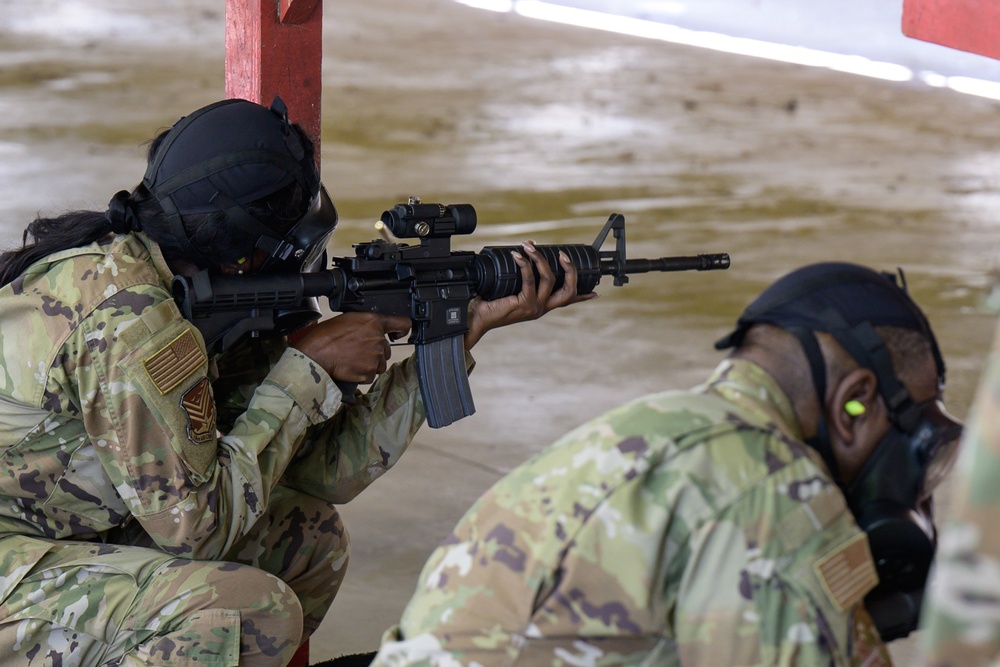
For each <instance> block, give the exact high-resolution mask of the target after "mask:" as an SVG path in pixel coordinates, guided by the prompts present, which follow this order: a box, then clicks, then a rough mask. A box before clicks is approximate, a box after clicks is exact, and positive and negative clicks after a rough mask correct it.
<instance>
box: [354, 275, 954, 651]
mask: <svg viewBox="0 0 1000 667" xmlns="http://www.w3.org/2000/svg"><path fill="white" fill-rule="evenodd" d="M717 347H718V348H719V349H732V352H731V353H730V355H729V356H728V357H727V358H726V359H725V360H724V361H723V362H722V363H721V364H720V365H719V366H718V367H717V368H716V369H715V371H714V372H713V373H712V375H711V376H710V377H709V379H708V380H707V382H705V383H704V384H702V385H700V386H698V387H695V388H693V389H691V390H690V391H683V392H679V391H667V392H663V393H659V394H652V395H649V396H646V397H643V398H640V399H638V400H636V401H633V402H632V403H629V404H626V405H624V406H622V407H619V408H617V409H614V410H612V411H611V412H608V413H607V414H605V415H603V416H601V417H598V418H596V419H594V420H592V421H591V422H588V423H586V424H584V425H582V426H580V427H579V428H577V429H576V430H574V431H572V432H570V433H569V434H567V435H566V436H564V437H563V438H562V439H560V440H559V441H557V442H555V443H554V444H552V445H551V446H549V447H548V448H546V449H544V450H543V451H541V452H540V453H539V454H538V455H537V456H535V457H534V458H532V459H531V460H529V461H527V462H526V463H524V464H522V465H521V466H519V467H518V468H517V469H515V470H514V471H512V472H511V473H510V474H508V475H507V476H506V477H504V478H503V479H501V480H500V481H499V482H498V483H497V484H496V485H494V487H493V488H492V489H490V490H489V491H488V492H487V493H486V494H485V495H484V496H482V497H481V498H480V499H479V500H478V501H477V502H476V503H475V505H473V507H472V508H470V510H469V511H468V512H467V513H466V515H465V516H464V517H463V518H462V520H461V521H460V522H459V524H458V525H457V526H456V528H455V529H454V531H453V533H452V534H451V535H450V536H448V538H446V539H445V540H444V541H443V542H442V544H441V545H440V546H439V547H438V549H437V550H436V551H435V552H434V553H433V554H432V556H431V558H430V560H428V562H427V564H426V566H425V568H424V570H423V573H422V574H421V577H420V580H419V583H418V585H417V590H416V592H415V594H414V596H413V597H412V598H411V600H410V602H409V604H408V606H407V607H406V610H405V611H404V613H403V617H402V619H401V621H400V623H399V625H398V626H396V627H393V628H391V629H390V630H389V631H387V632H386V634H385V636H384V640H383V643H382V646H381V648H380V651H379V653H378V655H377V657H376V659H375V662H374V665H375V666H376V667H389V666H390V665H391V666H392V667H402V666H408V667H429V666H430V665H440V664H455V665H473V664H481V665H497V664H510V665H552V664H573V665H576V664H586V665H591V666H593V667H611V666H612V665H640V664H641V665H691V666H699V667H700V666H703V665H712V666H713V667H724V666H726V665H733V666H735V665H802V666H803V667H806V666H808V667H814V666H815V665H845V666H846V665H861V664H864V665H878V664H889V663H890V662H891V661H890V657H889V655H888V651H887V650H886V647H885V645H884V643H883V642H884V641H889V640H891V639H894V638H896V637H900V636H903V635H905V634H906V633H907V632H909V631H910V630H911V629H912V628H913V627H914V625H915V623H916V620H917V611H918V607H919V598H920V594H921V590H922V588H923V584H924V579H925V577H926V574H927V568H928V565H929V563H930V560H931V558H932V556H933V553H934V545H935V531H934V525H933V521H932V516H931V494H932V492H933V491H934V488H935V487H936V486H937V484H938V483H939V482H940V481H941V478H942V476H943V475H944V474H945V473H946V471H947V470H948V468H949V466H950V465H951V461H952V458H953V456H954V452H955V446H956V439H957V438H958V436H959V433H960V431H961V425H960V424H959V423H958V422H956V421H955V420H954V419H953V418H952V417H950V416H949V415H948V413H947V412H946V411H945V409H944V407H943V404H942V390H943V387H944V362H943V360H942V358H941V354H940V351H939V350H938V346H937V343H936V341H935V339H934V335H933V333H932V332H931V329H930V326H929V325H928V323H927V320H926V318H925V317H924V315H923V314H922V313H921V311H920V309H919V308H918V307H917V306H916V305H915V304H914V302H913V301H912V299H911V298H910V297H909V295H908V294H907V293H906V290H905V289H904V288H903V287H901V286H899V285H897V284H896V282H895V280H894V279H892V278H890V277H887V276H886V275H884V274H881V273H878V272H876V271H873V270H871V269H868V268H865V267H861V266H857V265H853V264H846V263H823V264H816V265H811V266H807V267H804V268H802V269H799V270H797V271H793V272H792V273H790V274H788V275H787V276H785V277H783V278H781V279H780V280H778V281H777V282H775V283H774V284H773V285H772V286H770V287H769V288H767V289H766V290H765V291H764V292H763V293H762V294H761V295H760V296H759V297H758V298H757V299H756V300H755V301H754V302H753V303H752V304H751V305H750V306H749V307H748V308H747V309H746V311H745V312H744V313H743V315H742V316H741V317H740V318H739V321H738V324H737V326H736V328H735V330H734V331H733V332H732V333H731V334H729V335H727V336H726V337H725V338H723V339H722V340H720V341H719V342H718V343H717ZM869 611H870V612H871V613H869ZM873 617H874V620H873ZM880 633H881V637H880Z"/></svg>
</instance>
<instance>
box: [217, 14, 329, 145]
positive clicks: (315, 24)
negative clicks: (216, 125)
mask: <svg viewBox="0 0 1000 667" xmlns="http://www.w3.org/2000/svg"><path fill="white" fill-rule="evenodd" d="M322 65H323V3H322V0H226V97H228V98H233V97H238V98H242V99H246V100H250V101H251V102H258V103H260V104H265V105H268V104H270V103H271V100H273V99H274V96H275V95H280V96H281V99H283V100H284V101H285V104H286V105H288V113H289V117H290V118H291V120H292V121H293V122H295V123H298V124H299V125H301V126H302V128H303V129H304V130H305V131H306V133H307V134H308V135H309V137H310V138H311V139H312V140H313V142H315V144H316V149H317V150H316V161H317V162H319V144H320V118H321V116H320V98H321V96H322V74H323V72H322V69H323V68H322Z"/></svg>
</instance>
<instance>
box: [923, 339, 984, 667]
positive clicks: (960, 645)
mask: <svg viewBox="0 0 1000 667" xmlns="http://www.w3.org/2000/svg"><path fill="white" fill-rule="evenodd" d="M998 480H1000V328H998V329H997V333H996V336H995V337H994V340H993V348H992V350H991V351H990V356H989V360H988V363H987V366H986V370H985V372H984V374H983V377H982V379H981V380H980V384H979V389H978V391H977V392H976V398H975V402H974V404H973V406H972V409H971V411H970V413H969V425H968V428H967V430H966V432H965V437H964V439H963V444H962V453H961V456H960V457H959V461H958V465H957V466H956V470H955V478H954V481H953V482H952V489H953V490H954V494H955V495H954V498H953V501H952V505H951V507H950V509H951V512H950V513H949V514H948V516H947V518H946V519H945V521H944V525H943V526H942V528H941V546H940V548H939V549H938V555H937V558H936V560H935V565H934V571H933V573H932V575H931V579H930V585H929V586H928V592H927V599H926V601H925V604H924V610H923V612H924V615H923V618H922V620H921V626H922V628H923V629H924V632H923V634H922V636H921V639H920V642H921V650H922V655H923V660H922V662H921V664H923V665H927V666H928V667H959V666H961V667H986V666H987V665H996V664H998V663H997V661H998V660H1000V531H998V530H997V524H998V521H1000V484H998Z"/></svg>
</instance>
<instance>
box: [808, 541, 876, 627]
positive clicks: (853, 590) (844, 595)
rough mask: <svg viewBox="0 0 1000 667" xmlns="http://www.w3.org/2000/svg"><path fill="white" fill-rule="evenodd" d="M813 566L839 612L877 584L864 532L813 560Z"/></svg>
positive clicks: (846, 609)
mask: <svg viewBox="0 0 1000 667" xmlns="http://www.w3.org/2000/svg"><path fill="white" fill-rule="evenodd" d="M813 569H815V570H816V574H817V576H819V580H820V581H821V582H822V583H823V590H825V591H826V594H827V595H828V596H829V597H830V600H831V601H832V602H833V604H834V605H835V606H836V607H837V609H838V610H839V611H841V612H846V611H848V610H849V609H851V608H852V607H853V606H854V605H856V604H857V603H858V602H860V601H861V600H862V598H864V596H865V595H866V594H867V593H868V591H870V590H871V589H872V588H874V587H875V585H876V584H878V574H876V573H875V563H874V562H872V557H871V552H870V551H869V550H868V539H867V538H866V537H865V535H864V533H861V534H859V535H856V536H855V537H854V538H853V539H851V540H848V541H847V542H845V543H844V544H842V545H841V546H839V547H837V548H836V550H834V551H833V552H831V553H830V554H828V555H826V556H824V557H823V558H821V559H820V560H818V561H816V562H815V563H813Z"/></svg>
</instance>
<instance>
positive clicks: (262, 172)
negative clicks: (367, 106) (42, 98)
mask: <svg viewBox="0 0 1000 667" xmlns="http://www.w3.org/2000/svg"><path fill="white" fill-rule="evenodd" d="M336 223H337V214H336V210H335V209H334V207H333V203H332V202H331V201H330V198H329V197H328V196H327V194H326V191H325V189H324V188H323V185H322V184H321V182H320V179H319V173H318V170H317V168H316V164H315V159H314V155H313V147H312V145H311V143H310V142H309V140H308V138H307V137H306V136H305V134H304V133H303V132H302V131H301V129H300V128H298V127H297V126H296V125H294V124H292V123H290V122H289V121H288V118H287V114H286V112H285V109H284V107H283V105H282V104H281V103H280V101H277V102H276V103H275V104H274V105H273V106H272V107H271V108H267V107H264V106H260V105H257V104H253V103H251V102H247V101H245V100H225V101H222V102H219V103H216V104H212V105H209V106H206V107H204V108H202V109H199V110H197V111H195V112H193V113H192V114H190V115H188V116H186V117H185V118H183V119H181V120H180V121H178V122H177V124H175V125H174V126H173V127H172V128H171V129H169V130H168V131H166V132H165V133H163V134H162V135H161V136H159V137H158V138H157V139H156V140H154V142H153V143H152V145H151V147H150V151H149V160H148V168H147V171H146V174H145V177H144V178H143V180H142V183H141V184H140V185H138V186H137V187H136V188H135V189H134V190H133V191H131V192H128V191H121V192H119V193H118V194H116V195H115V196H114V197H113V198H112V200H111V202H110V204H109V206H108V209H107V211H106V212H104V211H100V212H98V211H77V212H72V213H67V214H64V215H61V216H57V217H54V218H39V219H37V220H35V221H34V222H32V223H31V224H30V225H29V226H28V228H27V230H26V231H25V244H24V245H23V246H22V247H21V248H18V249H14V250H11V251H9V252H7V253H4V254H3V255H0V285H2V288H0V323H2V326H0V368H2V370H3V372H2V376H3V380H2V381H0V452H2V453H3V456H2V458H0V471H2V472H0V500H2V502H0V562H2V563H3V567H2V572H3V577H2V578H0V655H3V656H4V660H5V661H6V662H9V663H11V664H15V663H16V664H19V665H30V664H43V663H44V664H53V663H54V662H58V661H60V660H62V659H67V660H71V661H72V662H74V664H85V665H98V664H100V665H119V664H129V665H136V664H148V665H159V666H168V665H192V664H212V665H220V666H221V665H236V664H240V665H274V666H278V665H284V664H286V663H287V661H288V660H289V659H290V658H291V656H292V655H293V654H294V653H295V651H296V649H297V648H298V646H299V645H300V643H301V642H302V641H303V640H304V639H305V638H308V637H309V635H310V633H311V632H312V631H313V630H315V628H316V627H317V626H318V625H319V623H320V621H321V620H322V618H323V616H324V614H325V613H326V611H327V609H328V608H329V605H330V603H331V602H332V600H333V598H334V596H335V595H336V593H337V590H338V588H339V586H340V582H341V581H342V580H343V577H344V574H345V571H346V568H347V562H348V555H349V539H348V536H347V532H346V529H345V527H344V525H343V523H342V522H341V520H340V517H339V514H338V512H337V510H336V508H335V507H334V504H333V503H342V502H347V501H349V500H350V499H351V498H353V497H354V496H356V495H357V494H358V493H360V492H361V491H362V490H363V489H364V488H366V487H367V486H368V485H369V484H370V483H371V482H372V481H373V480H374V479H376V478H377V477H379V476H380V475H381V474H382V473H384V472H385V471H386V470H387V469H388V468H389V467H390V466H392V465H393V464H394V463H395V462H396V460H398V458H399V457H400V456H401V455H402V453H403V451H404V450H405V449H406V447H407V446H408V444H409V443H410V440H411V439H412V437H413V435H414V433H415V432H416V431H417V429H418V428H419V427H420V426H421V424H422V423H423V420H424V412H423V406H422V403H421V400H420V397H419V392H418V388H417V377H416V371H415V369H414V364H413V363H412V361H411V360H405V361H403V362H402V363H399V364H393V365H391V366H390V365H389V364H388V358H389V351H390V347H389V341H388V340H387V336H388V335H393V334H401V333H405V331H407V330H408V329H409V328H410V324H411V323H410V321H409V319H408V318H405V317H387V316H380V315H376V314H371V313H353V314H345V315H341V316H337V317H333V318H330V319H327V320H325V321H322V322H319V323H318V324H316V325H314V326H313V327H311V328H309V329H308V331H306V332H305V333H303V334H302V335H301V336H300V337H299V338H297V339H296V340H294V341H293V342H291V343H290V342H289V340H288V339H287V338H286V337H284V336H270V337H268V336H265V337H261V338H257V339H249V338H248V339H246V340H244V341H242V343H241V344H236V345H234V346H233V347H232V348H231V349H229V350H227V351H226V352H225V353H223V354H222V355H221V356H219V355H216V354H213V353H212V352H211V351H209V350H207V349H206V346H205V341H204V340H203V338H202V336H201V334H200V333H199V331H198V329H196V328H195V326H194V325H193V324H192V323H191V322H189V321H187V320H185V319H184V318H183V317H182V316H181V314H180V312H179V310H178V308H177V305H176V304H175V302H174V300H173V298H172V294H171V282H172V278H173V276H174V275H175V274H185V275H190V274H196V273H198V272H201V271H208V272H212V273H219V274H238V273H247V272H299V271H309V270H311V269H313V268H315V267H316V266H317V265H318V264H319V263H320V262H321V261H322V257H323V253H324V250H325V248H326V244H327V241H328V240H329V238H330V235H331V233H332V232H333V230H334V227H335V226H336ZM29 238H30V239H31V242H30V243H29V242H28V239H29ZM525 252H526V254H527V256H526V257H519V258H516V259H517V261H518V263H519V266H521V267H522V269H523V271H522V275H523V276H524V284H525V288H524V289H523V290H522V292H521V294H519V295H517V296H515V297H510V298H509V299H507V300H506V301H504V300H497V301H494V302H491V303H489V304H477V303H475V302H474V303H473V304H472V305H471V306H470V312H469V328H470V331H469V334H468V335H467V337H466V339H465V345H466V349H468V348H470V347H472V345H473V344H475V342H476V341H477V340H478V339H479V338H480V337H481V336H482V335H483V334H484V333H485V332H487V331H489V330H491V329H493V328H495V327H497V326H502V325H505V324H511V323H515V322H519V321H524V320H528V319H534V318H536V317H538V316H540V315H542V314H544V313H545V312H547V311H548V310H550V309H551V308H555V307H558V306H563V305H567V304H570V303H573V302H575V301H578V300H580V299H579V298H578V297H576V296H575V294H574V292H575V284H573V281H575V273H574V271H575V270H574V269H573V267H572V265H568V266H566V264H568V262H566V263H564V268H565V270H566V272H567V278H566V286H565V287H564V288H562V289H559V290H553V286H554V284H555V279H554V276H553V275H552V271H551V269H550V268H549V266H548V263H547V262H546V261H544V259H540V261H538V262H535V264H536V266H537V270H538V272H539V274H538V275H539V280H538V282H537V284H536V282H535V280H534V274H533V272H532V269H531V264H532V261H533V260H534V259H536V258H540V255H539V254H538V253H537V251H534V250H533V249H532V247H531V246H530V244H529V245H526V247H525ZM292 315H294V313H292ZM312 316H313V314H305V318H306V319H305V320H304V321H310V320H311V319H312ZM468 364H469V365H471V364H472V361H471V357H469V358H468ZM376 377H377V379H376ZM372 380H375V382H374V383H373V384H372V386H371V388H370V389H369V390H368V391H367V392H365V393H364V394H363V395H361V394H359V395H358V397H357V400H356V402H355V403H354V404H353V405H350V406H345V405H344V404H343V403H342V400H341V399H342V394H341V391H340V389H339V388H338V385H337V381H339V382H342V383H367V382H371V381H372Z"/></svg>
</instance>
